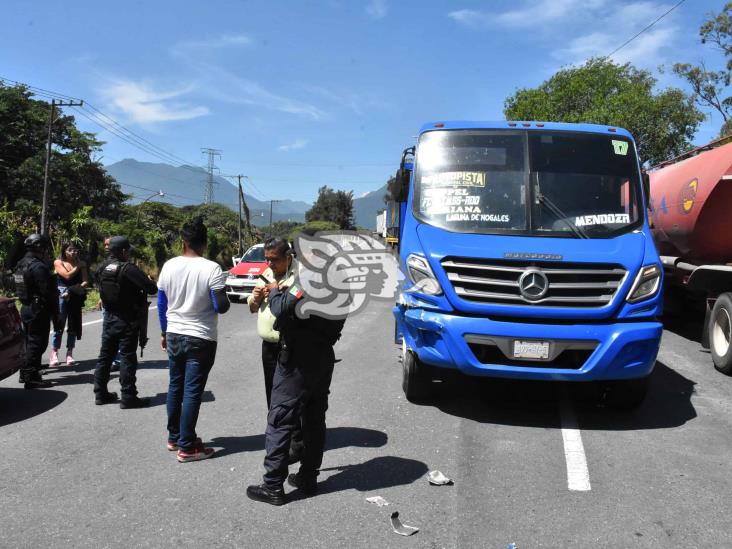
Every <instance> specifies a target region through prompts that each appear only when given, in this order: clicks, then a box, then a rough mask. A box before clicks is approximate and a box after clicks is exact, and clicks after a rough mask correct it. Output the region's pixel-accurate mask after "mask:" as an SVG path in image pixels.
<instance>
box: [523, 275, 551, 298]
mask: <svg viewBox="0 0 732 549" xmlns="http://www.w3.org/2000/svg"><path fill="white" fill-rule="evenodd" d="M548 289H549V279H548V278H547V277H546V275H545V274H544V273H542V272H541V271H539V270H537V269H531V270H528V271H526V272H525V273H524V274H522V275H521V278H519V290H520V291H521V295H522V296H524V297H525V298H526V299H528V300H530V301H537V300H539V299H541V298H542V297H544V296H545V295H546V292H547V290H548Z"/></svg>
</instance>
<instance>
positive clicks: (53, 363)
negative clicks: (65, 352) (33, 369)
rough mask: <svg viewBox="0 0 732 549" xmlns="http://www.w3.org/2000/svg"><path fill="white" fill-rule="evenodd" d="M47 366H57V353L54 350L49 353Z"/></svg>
mask: <svg viewBox="0 0 732 549" xmlns="http://www.w3.org/2000/svg"><path fill="white" fill-rule="evenodd" d="M48 365H49V366H50V367H51V368H54V367H56V366H58V351H57V350H56V349H53V350H52V351H51V357H50V358H49V359H48Z"/></svg>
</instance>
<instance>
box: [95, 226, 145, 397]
mask: <svg viewBox="0 0 732 549" xmlns="http://www.w3.org/2000/svg"><path fill="white" fill-rule="evenodd" d="M115 238H120V237H114V238H113V239H112V241H110V250H111V249H112V246H113V244H114V243H115V242H113V241H114V240H115ZM124 241H125V242H126V239H124ZM126 247H127V248H129V244H126ZM96 280H97V285H98V287H99V291H100V296H101V298H102V303H103V305H104V310H105V316H104V323H103V325H102V326H103V328H102V345H101V349H100V350H99V360H98V361H97V366H96V369H95V370H94V395H95V397H96V402H97V404H106V403H107V402H113V401H115V400H116V395H115V394H114V393H110V392H109V391H107V383H108V382H109V374H110V369H111V366H112V361H113V360H114V359H115V356H116V355H117V352H118V351H119V360H120V367H119V383H120V389H121V392H122V395H121V399H122V402H121V406H122V407H138V406H141V405H145V404H146V402H144V401H142V400H141V399H138V398H137V387H136V385H135V384H136V381H137V377H136V373H137V344H138V340H139V336H140V315H141V314H144V315H147V306H146V305H147V303H146V299H147V297H146V296H147V295H153V294H155V293H156V292H157V286H156V284H155V282H153V281H152V280H150V278H149V277H148V276H147V275H146V274H145V273H144V272H142V271H141V270H140V269H139V268H137V267H136V266H135V265H133V264H131V263H128V262H126V261H122V260H120V259H118V258H117V257H114V256H112V257H110V258H109V259H107V260H106V261H105V262H104V263H102V265H101V266H100V267H99V269H98V270H97V273H96Z"/></svg>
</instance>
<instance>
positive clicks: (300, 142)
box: [277, 139, 308, 152]
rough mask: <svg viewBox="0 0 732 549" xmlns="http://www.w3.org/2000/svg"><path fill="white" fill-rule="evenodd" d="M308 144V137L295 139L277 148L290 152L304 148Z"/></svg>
mask: <svg viewBox="0 0 732 549" xmlns="http://www.w3.org/2000/svg"><path fill="white" fill-rule="evenodd" d="M307 144H308V141H307V139H295V141H293V142H292V143H289V144H285V145H280V146H279V147H277V150H278V151H283V152H290V151H295V150H297V149H304V148H305V145H307Z"/></svg>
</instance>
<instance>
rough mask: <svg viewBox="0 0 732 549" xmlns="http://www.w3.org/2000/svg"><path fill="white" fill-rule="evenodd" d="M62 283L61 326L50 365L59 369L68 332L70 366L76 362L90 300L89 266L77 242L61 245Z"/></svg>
mask: <svg viewBox="0 0 732 549" xmlns="http://www.w3.org/2000/svg"><path fill="white" fill-rule="evenodd" d="M53 266H54V269H55V270H56V275H57V284H58V294H59V297H58V299H59V301H58V308H59V315H58V323H57V324H55V325H54V327H53V329H54V332H53V345H52V350H51V358H50V359H49V361H48V364H49V366H58V364H59V358H58V350H59V348H60V347H61V336H62V335H63V333H64V328H65V327H66V322H67V320H68V330H67V331H66V365H67V366H70V365H71V364H73V363H74V357H73V352H74V345H75V344H76V340H77V339H81V309H82V307H83V306H84V299H85V297H86V294H85V288H86V287H87V286H88V285H89V273H88V272H87V268H86V264H85V263H84V262H83V261H82V260H81V259H79V249H78V248H77V247H76V245H75V244H74V243H73V242H64V243H63V244H62V245H61V254H60V255H59V258H58V259H57V260H56V261H54V262H53Z"/></svg>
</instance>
